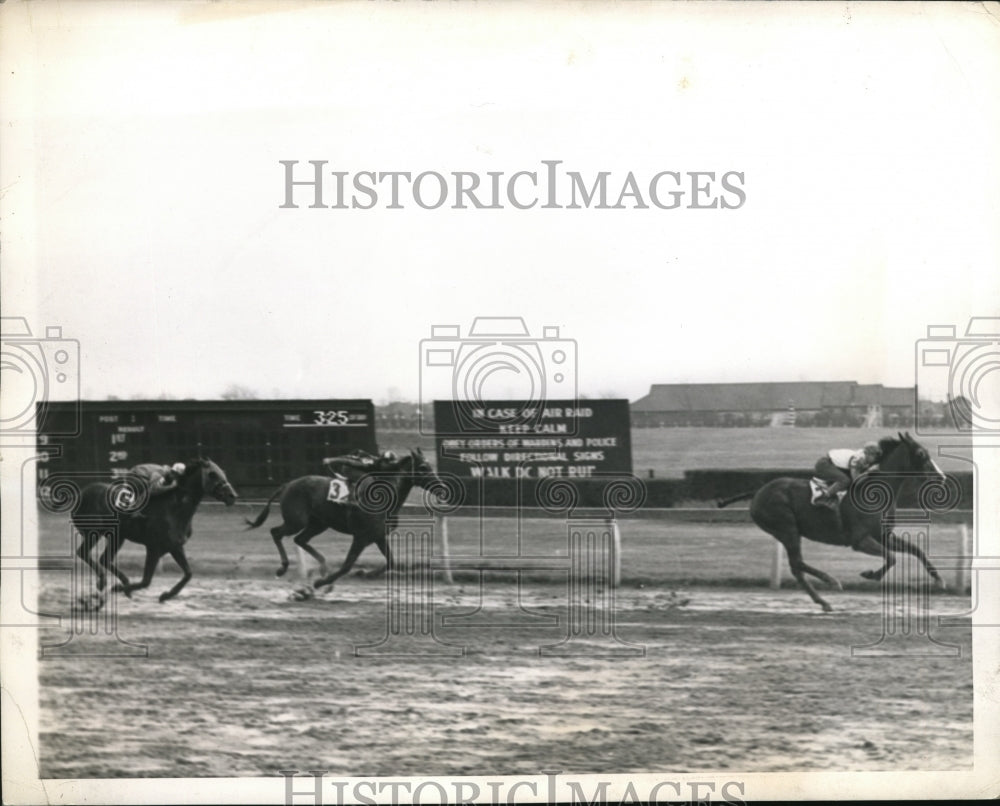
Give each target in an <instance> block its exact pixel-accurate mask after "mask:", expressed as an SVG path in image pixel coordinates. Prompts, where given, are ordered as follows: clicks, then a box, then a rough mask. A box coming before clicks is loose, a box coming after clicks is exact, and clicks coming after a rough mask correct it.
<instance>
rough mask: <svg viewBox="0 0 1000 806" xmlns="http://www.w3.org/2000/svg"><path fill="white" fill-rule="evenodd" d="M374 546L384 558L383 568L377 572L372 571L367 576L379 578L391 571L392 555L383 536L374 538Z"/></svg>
mask: <svg viewBox="0 0 1000 806" xmlns="http://www.w3.org/2000/svg"><path fill="white" fill-rule="evenodd" d="M374 542H375V545H376V546H378V550H379V551H381V552H382V556H383V557H385V566H384V567H383V568H379V569H378V570H377V571H372V572H371V573H370V574H368V576H369V577H379V576H382V574H386V573H388V572H389V571H392V555H391V554H390V552H389V543H388V541H387V540H386V539H385V535H380V536H379V537H376V538H375V541H374Z"/></svg>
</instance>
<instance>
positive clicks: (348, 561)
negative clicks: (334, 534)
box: [313, 535, 368, 588]
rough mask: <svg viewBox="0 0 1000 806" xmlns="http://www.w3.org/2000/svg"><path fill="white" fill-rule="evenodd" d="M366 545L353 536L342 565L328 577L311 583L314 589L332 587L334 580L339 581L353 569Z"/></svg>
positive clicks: (363, 541) (359, 538)
mask: <svg viewBox="0 0 1000 806" xmlns="http://www.w3.org/2000/svg"><path fill="white" fill-rule="evenodd" d="M367 545H368V543H367V542H366V541H365V540H364V539H363V538H361V537H358V535H354V539H353V540H352V541H351V547H350V548H349V549H348V550H347V556H346V557H345V558H344V562H343V564H342V565H341V566H340V568H338V569H337V570H336V571H334V572H333V573H332V574H330V575H329V576H325V577H320V578H318V579H316V581H314V582H313V587H314V588H322V587H324V586H326V585H332V584H333V583H334V581H335V580H337V579H340V577H342V576H343V575H344V574H346V573H347V572H348V571H350V570H351V568H353V567H354V563H356V562H357V561H358V556H359V555H360V554H361V552H362V551H364V548H365V546H367Z"/></svg>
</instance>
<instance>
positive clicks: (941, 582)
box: [934, 577, 948, 591]
mask: <svg viewBox="0 0 1000 806" xmlns="http://www.w3.org/2000/svg"><path fill="white" fill-rule="evenodd" d="M934 587H935V588H937V589H938V590H939V591H946V590H948V585H947V584H946V583H945V581H944V580H943V579H941V577H937V578H936V579H935V580H934Z"/></svg>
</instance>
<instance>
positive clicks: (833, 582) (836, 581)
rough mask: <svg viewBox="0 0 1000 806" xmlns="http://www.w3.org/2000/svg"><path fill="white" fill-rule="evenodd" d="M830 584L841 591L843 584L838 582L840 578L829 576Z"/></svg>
mask: <svg viewBox="0 0 1000 806" xmlns="http://www.w3.org/2000/svg"><path fill="white" fill-rule="evenodd" d="M830 584H831V585H833V587H835V588H836V589H837V590H839V591H842V590H843V589H844V586H843V585H841V584H840V580H839V579H836V578H835V577H830Z"/></svg>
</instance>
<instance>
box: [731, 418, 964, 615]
mask: <svg viewBox="0 0 1000 806" xmlns="http://www.w3.org/2000/svg"><path fill="white" fill-rule="evenodd" d="M879 449H880V450H881V454H882V459H881V461H880V462H879V466H878V469H877V470H872V471H870V472H869V473H867V474H865V475H864V476H860V477H858V478H856V479H854V480H853V481H852V482H851V485H850V487H849V488H848V490H847V494H846V495H845V496H844V497H843V500H842V501H841V503H840V508H839V512H838V511H835V510H832V509H830V508H829V507H825V506H816V505H814V504H812V489H811V487H810V484H809V481H808V480H806V479H794V478H787V477H785V478H778V479H774V480H772V481H769V482H768V483H767V484H765V485H764V486H763V487H761V488H760V489H759V490H757V491H755V492H749V493H743V494H741V495H736V496H733V497H732V498H727V499H725V500H723V501H719V504H718V505H719V506H720V507H724V506H727V505H729V504H732V503H733V502H734V501H741V500H744V499H746V498H750V497H753V500H752V501H751V502H750V517H751V518H753V522H754V523H756V524H757V525H758V526H759V527H760V528H761V529H763V530H764V531H765V532H767V533H768V534H770V535H773V536H774V537H775V538H776V539H777V540H778V541H779V542H780V543H781V544H782V545H783V546H784V547H785V551H786V552H787V554H788V565H789V567H790V568H791V571H792V575H793V576H794V577H795V579H796V581H798V583H799V585H801V586H802V588H803V589H804V590H805V592H806V593H808V594H809V596H810V597H812V600H813V601H814V602H816V604H818V605H820V606H821V607H822V608H823V610H824V611H826V612H830V611H831V610H833V608H832V607H831V606H830V604H829V603H828V602H827V601H826V600H825V599H823V597H822V596H820V595H819V594H818V593H817V592H816V590H815V589H814V588H813V586H812V585H811V584H810V583H809V580H807V579H806V578H805V574H811V575H812V576H814V577H816V578H817V579H821V580H823V581H824V582H826V583H827V584H828V585H832V586H833V587H835V588H838V589H841V590H842V587H841V585H840V583H839V582H838V581H837V580H836V579H834V578H833V577H832V576H830V575H829V574H826V573H824V572H823V571H820V570H818V569H816V568H813V567H812V566H811V565H807V564H806V563H805V561H804V560H803V559H802V546H801V542H802V538H803V537H807V538H809V539H810V540H815V541H817V542H819V543H827V544H830V545H834V546H850V547H851V548H852V549H853V550H854V551H860V552H863V553H865V554H871V555H874V556H876V557H882V558H883V561H884V564H883V566H882V567H881V568H879V569H877V570H873V571H864V572H862V574H861V576H863V577H864V578H865V579H874V580H879V579H882V577H883V576H885V574H886V573H887V572H888V570H889V569H890V568H891V567H892V566H893V565H894V564H895V562H896V559H895V557H894V556H893V554H892V552H895V551H902V552H906V553H907V554H912V555H913V556H914V557H916V558H917V559H918V560H919V561H920V562H921V563H922V564H923V566H924V568H926V569H927V573H928V574H930V576H931V578H932V579H933V580H934V582H935V584H936V585H937V586H938V587H939V588H944V587H945V584H944V581H943V580H942V579H941V577H940V575H939V574H938V572H937V569H935V568H934V566H933V565H932V564H931V562H930V561H929V560H928V559H927V557H926V556H925V555H924V553H923V551H921V550H920V549H919V548H918V547H917V546H914V545H913V544H912V543H910V542H908V541H907V540H904V539H903V538H901V537H899V536H897V535H895V534H893V533H891V532H890V531H889V530H883V528H882V524H883V519H884V518H891V517H892V515H893V513H894V512H895V501H896V497H897V494H898V492H899V488H900V487H901V486H902V485H903V482H904V481H906V480H907V478H908V477H922V478H927V477H937V478H939V479H940V480H941V481H943V480H944V478H945V475H944V473H943V472H942V471H941V468H939V467H938V466H937V464H935V463H934V460H933V459H931V457H930V454H928V452H927V449H926V448H924V446H923V445H921V444H920V443H919V442H917V441H916V440H914V439H913V437H911V436H910V435H909V433H906V434H899V436H898V439H897V438H895V437H887V438H885V439H883V440H881V441H880V442H879ZM873 484H875V485H878V484H884V485H885V488H887V489H888V491H889V495H888V496H886V508H885V510H884V511H876V512H871V511H864V510H863V509H862V508H860V507H859V506H858V504H859V502H864V501H865V499H866V495H865V486H867V485H873ZM867 489H868V490H870V491H873V492H872V494H873V495H874V494H875V488H874V487H871V486H868V487H867ZM883 531H884V533H883Z"/></svg>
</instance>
